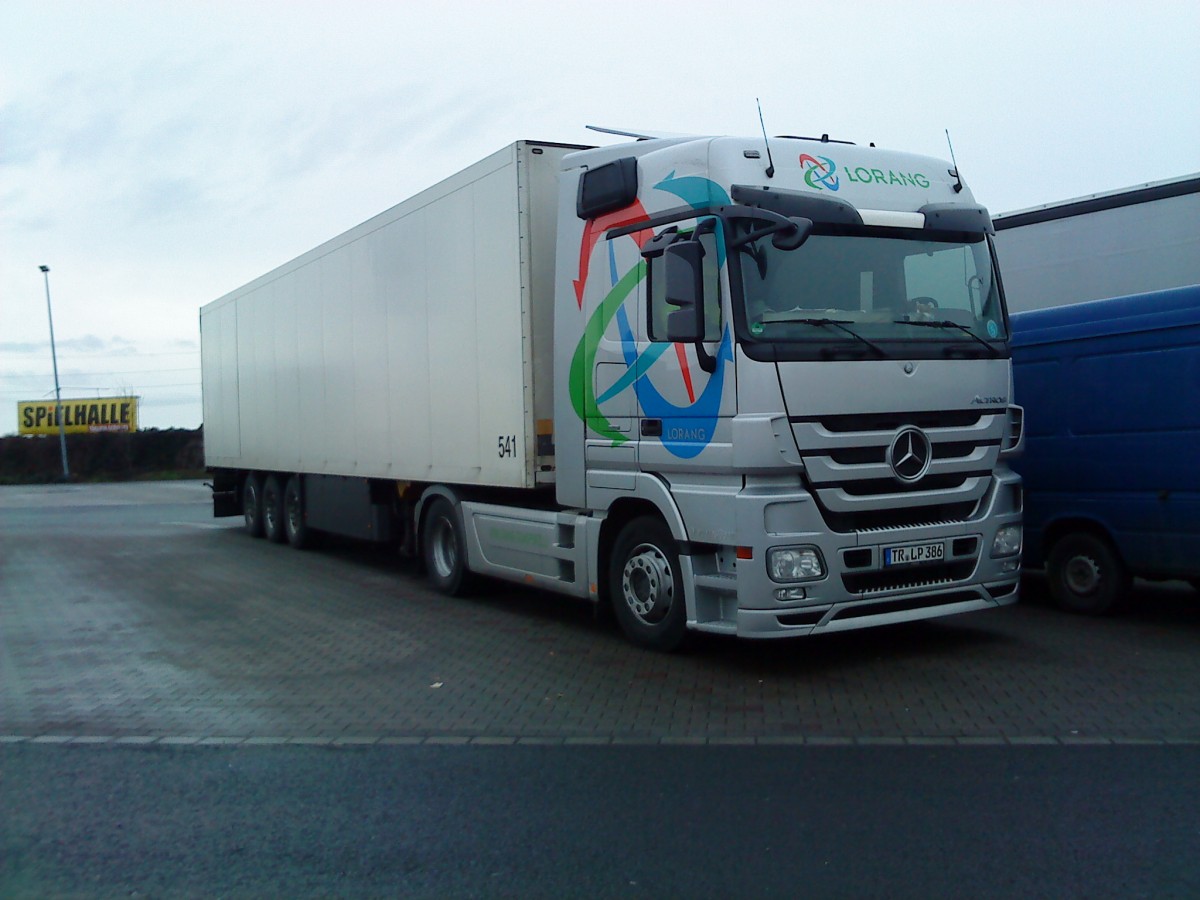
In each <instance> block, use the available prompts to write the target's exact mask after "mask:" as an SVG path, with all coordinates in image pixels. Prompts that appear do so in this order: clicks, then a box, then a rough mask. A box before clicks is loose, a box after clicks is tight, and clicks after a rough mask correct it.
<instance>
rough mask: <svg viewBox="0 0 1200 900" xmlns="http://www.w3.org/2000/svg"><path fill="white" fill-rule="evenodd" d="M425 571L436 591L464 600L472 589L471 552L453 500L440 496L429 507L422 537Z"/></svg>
mask: <svg viewBox="0 0 1200 900" xmlns="http://www.w3.org/2000/svg"><path fill="white" fill-rule="evenodd" d="M421 551H422V555H423V557H424V560H425V571H426V572H427V573H428V575H429V581H430V582H431V583H432V584H433V586H434V588H435V589H436V590H438V591H440V592H441V593H443V594H447V595H449V596H451V597H461V596H462V595H463V594H465V593H466V592H467V588H468V587H469V586H470V572H468V571H467V551H466V545H465V544H464V543H463V535H462V528H461V527H460V525H459V522H458V516H456V515H455V514H454V507H453V506H452V505H451V504H450V501H449V500H446V499H445V498H443V497H438V498H437V499H436V500H434V501H433V502H432V503H430V504H429V511H428V512H427V513H425V518H424V528H423V530H422V535H421Z"/></svg>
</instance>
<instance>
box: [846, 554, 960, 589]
mask: <svg viewBox="0 0 1200 900" xmlns="http://www.w3.org/2000/svg"><path fill="white" fill-rule="evenodd" d="M974 571H975V560H974V559H967V560H963V561H961V562H950V563H943V564H941V565H936V566H919V567H912V568H902V569H885V570H883V571H880V572H861V573H853V572H848V573H846V574H844V575H843V576H842V584H843V585H845V587H846V590H848V591H850V592H851V593H853V594H860V593H869V592H871V591H900V590H905V589H908V588H919V587H933V586H936V585H942V584H951V583H953V582H955V581H962V580H963V579H964V578H970V577H971V573H972V572H974Z"/></svg>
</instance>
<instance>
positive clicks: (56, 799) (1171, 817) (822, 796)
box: [0, 744, 1200, 898]
mask: <svg viewBox="0 0 1200 900" xmlns="http://www.w3.org/2000/svg"><path fill="white" fill-rule="evenodd" d="M1198 762H1200V757H1198V754H1197V752H1196V749H1195V748H1194V747H1111V746H1110V747H1073V748H1066V747H1020V748H1018V747H1003V748H1002V747H976V748H967V747H942V748H915V747H842V748H829V747H827V748H817V747H788V748H784V747H776V748H767V747H661V746H659V747H640V748H638V747H611V746H609V747H563V746H556V747H519V746H512V747H479V746H467V747H437V746H431V745H423V746H416V747H399V746H396V747H370V748H354V749H345V748H343V749H333V748H314V747H272V748H267V747H229V748H201V747H186V748H177V747H164V746H157V747H148V748H132V747H111V746H110V747H103V748H97V747H81V746H75V747H45V746H37V745H29V744H26V745H22V746H9V747H6V748H0V773H2V774H3V777H2V779H0V808H3V809H4V810H5V821H4V825H3V826H2V827H0V894H3V895H4V896H5V897H31V898H32V897H44V896H53V895H72V894H77V895H81V896H105V897H118V896H121V897H125V896H246V897H251V896H284V895H287V896H297V895H303V896H345V897H363V896H414V897H796V896H807V897H846V896H855V897H965V896H970V897H1195V896H1197V895H1200V865H1198V863H1197V860H1198V859H1200V819H1198V814H1197V810H1198V809H1200V797H1198V796H1197V793H1198V792H1197V780H1196V775H1195V772H1196V764H1197V763H1198Z"/></svg>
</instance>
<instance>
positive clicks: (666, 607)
mask: <svg viewBox="0 0 1200 900" xmlns="http://www.w3.org/2000/svg"><path fill="white" fill-rule="evenodd" d="M608 589H609V598H610V600H611V601H612V607H613V612H614V613H615V614H616V617H617V621H618V622H619V623H620V624H621V630H622V631H624V632H625V635H626V636H627V637H628V638H629V639H630V640H632V641H633V642H634V643H635V644H640V645H642V646H643V647H650V648H651V649H654V650H663V651H667V652H669V651H671V650H675V649H676V648H678V647H679V645H680V644H681V643H682V642H683V638H684V635H685V634H686V632H687V608H686V606H685V604H684V599H683V577H682V576H681V575H680V570H679V547H678V545H677V544H676V543H675V538H674V537H673V536H672V535H671V531H670V529H669V528H667V526H666V523H665V522H663V521H662V520H661V519H659V518H656V517H654V516H642V517H641V518H638V519H634V520H633V521H632V522H630V523H629V524H627V525H626V526H625V527H624V528H623V529H621V533H620V534H619V535H618V536H617V541H616V544H615V545H614V546H613V552H612V557H611V559H610V560H609V567H608Z"/></svg>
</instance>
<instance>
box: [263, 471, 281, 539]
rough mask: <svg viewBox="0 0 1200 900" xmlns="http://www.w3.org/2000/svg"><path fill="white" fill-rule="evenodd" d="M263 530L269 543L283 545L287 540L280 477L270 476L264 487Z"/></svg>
mask: <svg viewBox="0 0 1200 900" xmlns="http://www.w3.org/2000/svg"><path fill="white" fill-rule="evenodd" d="M262 528H263V535H264V536H265V537H266V538H267V540H269V541H273V542H274V543H276V544H282V543H283V542H284V541H286V540H287V533H286V532H285V531H284V530H283V486H282V485H281V484H280V483H279V476H278V475H268V476H267V478H266V480H265V481H264V482H263V486H262Z"/></svg>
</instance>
